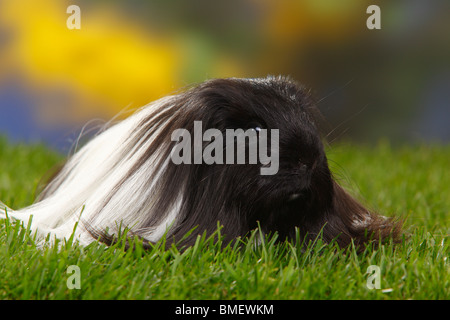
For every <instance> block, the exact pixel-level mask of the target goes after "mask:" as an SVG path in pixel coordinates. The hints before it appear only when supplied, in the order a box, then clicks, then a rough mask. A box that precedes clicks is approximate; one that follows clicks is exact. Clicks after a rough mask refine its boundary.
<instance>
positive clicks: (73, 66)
mask: <svg viewBox="0 0 450 320" xmlns="http://www.w3.org/2000/svg"><path fill="white" fill-rule="evenodd" d="M72 4H75V5H78V6H79V7H80V9H81V29H79V30H69V29H68V28H67V25H66V21H67V19H68V18H69V16H70V15H71V14H68V13H66V10H67V7H68V6H69V5H72ZM371 4H377V5H379V6H380V8H381V30H368V29H367V27H366V20H367V18H368V17H369V14H367V13H366V9H367V7H368V6H369V5H371ZM268 74H273V75H278V74H284V75H290V76H292V77H293V78H294V79H296V80H298V81H300V82H302V83H304V84H305V85H306V86H308V87H310V88H312V89H313V92H314V94H315V97H316V100H317V101H318V107H319V109H320V110H321V111H322V113H323V114H324V116H325V117H326V118H327V120H328V122H329V128H328V133H329V138H330V140H332V141H336V140H340V139H343V140H351V141H355V142H358V143H367V144H371V143H376V142H377V141H379V140H380V139H385V138H387V139H389V140H390V141H392V143H395V144H404V143H419V142H421V143H424V142H425V143H434V142H441V143H448V142H450V1H448V0H426V1H425V0H395V1H387V0H386V1H381V0H378V1H377V0H369V1H365V0H340V1H336V0H276V1H274V0H228V1H210V0H190V1H182V0H153V1H144V0H128V1H125V0H122V1H118V0H109V1H87V0H86V1H75V0H73V1H62V0H40V1H33V0H21V1H14V0H0V135H6V136H7V137H8V139H9V140H10V141H13V142H18V141H21V142H27V143H32V142H44V143H46V144H47V145H49V146H50V147H52V148H55V149H57V150H59V151H61V152H64V153H66V152H68V151H69V150H70V148H71V147H72V145H73V144H74V142H75V140H76V138H77V136H78V133H79V132H80V130H81V129H82V128H83V126H84V125H86V124H88V125H87V127H89V126H90V125H93V126H95V123H96V122H97V120H92V119H103V120H109V119H110V118H111V117H113V116H115V115H116V114H117V113H119V112H121V111H122V110H124V108H127V109H129V110H132V109H133V108H138V107H140V106H142V105H145V104H147V103H149V102H151V101H153V100H155V99H158V98H160V97H162V96H164V95H167V94H170V93H172V92H174V91H178V90H180V89H182V88H183V87H185V86H188V85H191V84H193V83H198V82H202V81H204V80H206V79H210V78H217V77H263V76H266V75H268ZM124 116H125V115H124ZM97 124H98V123H97ZM0 152H1V150H0Z"/></svg>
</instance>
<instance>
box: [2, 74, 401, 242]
mask: <svg viewBox="0 0 450 320" xmlns="http://www.w3.org/2000/svg"><path fill="white" fill-rule="evenodd" d="M316 114H317V112H316V108H315V106H314V104H313V102H312V100H311V97H310V95H309V93H308V91H307V90H306V89H305V88H304V87H303V86H301V85H299V84H298V83H296V82H294V81H292V80H291V79H289V78H285V77H267V78H260V79H235V78H231V79H214V80H209V81H206V82H204V83H202V84H200V85H198V86H196V87H193V88H191V89H189V90H187V91H185V92H183V93H180V94H176V95H172V96H168V97H165V98H162V99H160V100H158V101H156V102H153V103H151V104H149V105H147V106H145V107H143V108H141V109H139V110H138V111H137V112H135V113H134V114H133V115H131V116H130V117H128V118H127V119H125V120H123V121H121V122H119V123H117V124H114V125H112V126H110V127H109V128H107V129H105V130H104V131H102V132H101V133H99V134H98V135H97V136H95V137H94V138H93V139H92V140H91V141H90V142H88V143H87V144H86V145H84V146H83V147H82V148H81V149H80V150H79V151H77V152H76V153H75V154H73V155H72V156H71V157H70V158H69V159H68V160H67V162H66V164H65V165H64V166H63V167H62V169H61V170H60V171H59V173H58V174H57V175H56V176H55V177H54V179H53V180H52V181H51V182H50V183H49V184H48V185H47V186H46V188H45V189H44V190H43V192H42V193H41V194H40V196H39V198H38V199H37V201H36V202H35V203H34V204H33V205H31V206H29V207H27V208H24V209H21V210H18V211H13V210H10V209H8V208H6V206H3V209H0V210H2V211H0V214H1V215H2V216H3V217H5V216H6V214H5V213H6V212H7V213H8V216H9V217H10V218H14V219H19V220H22V221H24V222H25V224H26V223H27V222H28V220H29V219H30V217H32V222H31V229H32V230H33V231H34V232H37V233H38V234H40V235H48V234H50V235H51V238H55V237H56V238H60V239H63V238H69V237H70V236H71V235H72V233H74V236H75V238H76V239H77V240H79V242H80V243H81V244H88V243H90V242H92V241H96V240H100V241H103V242H105V243H108V244H110V243H111V241H113V239H114V235H116V234H118V233H119V232H120V230H119V228H124V227H127V228H128V229H129V233H128V234H129V235H133V236H138V237H140V238H142V239H143V241H144V243H155V242H157V241H159V240H160V239H161V238H162V237H166V241H167V244H171V243H174V242H175V243H177V244H178V245H181V246H185V247H186V246H189V245H192V244H193V243H195V241H196V238H197V236H198V234H203V233H204V232H206V233H207V234H212V233H213V232H215V231H216V230H217V227H218V225H221V227H222V229H221V234H222V235H223V236H224V239H225V241H224V243H228V242H230V241H233V239H236V238H239V237H245V236H246V235H248V234H249V232H250V231H252V230H254V229H255V228H257V227H258V226H259V227H260V228H261V230H262V232H264V233H273V232H277V233H278V239H280V240H285V239H292V238H295V237H296V232H299V233H300V235H301V236H302V237H307V238H309V239H315V238H316V237H317V236H318V235H320V236H321V237H322V239H323V240H324V241H325V242H330V241H331V240H333V239H335V240H336V241H337V243H338V244H339V245H340V246H347V245H348V244H350V243H351V242H352V241H353V242H354V243H355V244H356V245H358V246H360V245H364V244H365V243H368V242H379V241H380V240H383V239H386V238H395V237H397V236H398V234H399V232H400V226H399V223H398V222H395V221H394V220H393V219H389V218H386V217H384V216H380V215H377V214H375V213H372V212H370V211H369V210H367V209H366V208H365V207H364V206H362V205H361V204H360V203H359V202H357V201H356V200H355V199H354V198H353V197H352V196H351V195H349V193H347V192H346V191H345V190H344V189H343V188H342V187H341V186H339V185H338V183H337V182H336V181H335V180H334V179H333V176H332V173H331V172H330V169H329V167H328V162H327V157H326V155H325V151H324V146H323V143H322V141H321V136H320V134H319V132H318V129H317V126H316V124H315V115H316ZM180 129H182V130H184V131H182V133H184V135H180V136H178V137H176V135H175V134H174V133H176V132H177V130H178V132H179V130H180ZM197 129H200V130H202V131H201V132H196V130H197ZM239 129H241V133H242V132H244V134H245V133H253V135H250V134H248V135H244V139H243V140H240V141H241V144H242V141H244V142H243V143H244V146H245V147H247V149H249V147H251V146H255V143H253V144H252V143H251V140H252V139H250V138H253V139H254V138H255V137H256V145H257V148H256V150H257V157H256V161H254V160H255V159H253V161H250V160H251V159H250V152H248V154H246V155H245V156H244V157H241V161H240V162H239V161H238V160H237V159H238V158H239V156H240V152H241V153H242V149H241V150H240V149H238V145H236V152H235V153H234V154H231V155H229V154H226V153H227V151H230V152H232V151H233V150H234V149H233V148H229V147H230V145H232V146H233V145H234V142H236V144H238V143H237V142H238V141H237V140H238V138H239V135H235V136H231V135H230V136H229V135H228V133H229V132H230V131H232V130H234V131H238V130H239ZM207 132H210V133H211V134H208V135H206V133H207ZM263 132H264V133H265V134H264V135H263V134H262V133H263ZM174 136H175V138H174ZM189 136H190V137H189ZM230 137H231V141H229V140H230V139H228V140H227V138H230ZM263 138H265V139H263ZM272 138H276V139H272ZM182 140H185V141H184V144H182V143H181V142H182ZM258 140H261V141H262V140H265V141H264V142H266V144H258V142H261V141H258ZM187 142H191V144H188V143H187ZM196 142H197V143H196ZM199 143H200V144H199ZM264 146H266V149H267V150H265V154H264V153H261V152H259V151H264V150H263V149H264V148H263V147H264ZM208 148H209V149H208ZM175 149H177V152H174V150H175ZM239 150H240V151H239ZM199 151H200V152H199ZM245 151H246V150H245V149H244V150H243V152H245ZM258 155H259V157H258ZM220 156H223V159H221V158H220ZM263 156H264V157H263ZM225 157H227V158H226V160H225ZM194 158H196V159H194ZM180 159H182V160H183V159H184V160H187V161H180ZM211 159H213V160H216V161H211ZM242 159H243V160H244V161H242ZM175 160H176V161H175ZM190 160H192V161H190ZM269 160H270V161H269ZM270 167H271V168H272V169H273V170H272V172H269V173H268V174H263V170H262V169H264V168H265V169H269V168H270ZM75 227H76V228H75ZM74 229H75V231H74ZM192 229H194V231H193V232H191V231H192Z"/></svg>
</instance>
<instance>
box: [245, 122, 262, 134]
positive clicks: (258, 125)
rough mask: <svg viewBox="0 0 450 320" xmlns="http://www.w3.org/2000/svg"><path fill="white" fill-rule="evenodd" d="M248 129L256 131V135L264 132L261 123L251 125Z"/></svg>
mask: <svg viewBox="0 0 450 320" xmlns="http://www.w3.org/2000/svg"><path fill="white" fill-rule="evenodd" d="M248 127H249V129H250V130H252V131H256V133H259V132H260V131H261V130H262V125H260V124H259V123H251V124H250V125H249V126H248Z"/></svg>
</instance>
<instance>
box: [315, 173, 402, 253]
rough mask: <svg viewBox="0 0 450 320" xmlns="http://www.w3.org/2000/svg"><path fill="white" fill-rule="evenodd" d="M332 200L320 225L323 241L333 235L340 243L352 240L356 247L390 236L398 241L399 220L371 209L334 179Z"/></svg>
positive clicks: (399, 231)
mask: <svg viewBox="0 0 450 320" xmlns="http://www.w3.org/2000/svg"><path fill="white" fill-rule="evenodd" d="M333 189H334V190H333V191H334V192H333V194H334V195H333V201H332V206H331V208H330V209H329V210H330V211H329V212H327V224H326V225H325V226H324V228H323V237H324V239H325V240H326V241H331V240H333V239H336V241H337V242H338V244H339V245H340V246H341V247H345V246H348V245H349V244H351V242H352V241H353V243H354V244H355V246H356V247H357V248H358V249H359V250H363V249H364V245H365V244H367V243H374V244H380V243H383V242H384V241H385V240H388V239H393V241H394V242H399V238H400V234H401V225H402V221H400V220H393V219H392V218H388V217H384V216H381V215H378V214H376V213H373V212H370V211H369V210H368V209H366V208H365V207H364V206H363V205H361V204H360V203H359V202H358V201H357V200H355V199H354V198H353V197H352V196H351V195H350V194H348V193H347V191H345V190H344V189H343V188H342V187H341V186H340V185H339V184H338V183H337V182H336V181H333Z"/></svg>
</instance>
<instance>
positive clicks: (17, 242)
mask: <svg viewBox="0 0 450 320" xmlns="http://www.w3.org/2000/svg"><path fill="white" fill-rule="evenodd" d="M328 155H329V159H330V166H331V167H332V170H333V172H334V173H335V176H336V178H337V179H339V181H340V182H341V183H342V184H343V185H345V186H346V187H347V188H348V189H349V190H351V192H352V193H353V194H355V195H356V196H357V197H359V198H360V199H364V200H363V202H364V203H365V204H366V205H368V206H370V207H371V208H373V209H375V210H377V211H379V212H380V213H383V214H386V215H393V214H394V213H395V214H400V215H402V217H404V218H405V228H406V231H407V236H405V237H404V239H403V241H402V243H400V244H398V245H395V246H394V245H393V244H389V243H388V244H385V245H383V246H381V247H379V248H378V249H374V248H371V247H368V248H367V249H366V250H365V251H364V252H362V253H360V254H357V253H356V250H354V248H347V249H340V248H338V247H337V246H336V245H334V244H330V245H325V244H323V243H321V241H320V239H319V240H318V241H317V242H316V243H315V244H314V245H311V244H310V245H308V246H306V249H305V247H303V250H301V245H300V244H301V241H300V239H298V240H297V241H296V242H294V243H276V242H275V237H269V238H266V239H265V240H264V242H263V243H262V244H261V245H259V246H255V245H254V241H252V238H251V239H249V240H243V241H242V242H241V243H238V244H236V245H233V246H231V245H230V246H228V247H226V248H224V249H221V248H220V232H218V234H216V236H217V238H219V240H218V241H215V240H214V239H211V238H209V239H208V238H205V237H200V238H198V241H197V243H196V245H195V246H193V247H191V248H189V249H187V250H186V251H184V252H180V251H178V250H177V249H176V248H175V247H172V248H171V249H169V250H165V249H163V247H164V246H163V244H161V243H160V244H157V245H155V246H154V247H153V248H151V249H149V250H148V251H144V250H143V249H142V246H140V244H139V243H138V242H136V250H134V251H132V250H128V251H126V250H123V245H124V242H123V241H122V242H119V243H117V244H116V245H114V246H112V247H109V248H108V247H106V246H104V245H100V244H97V243H94V244H91V245H89V246H88V247H80V246H78V245H77V244H74V243H72V242H71V241H67V242H64V243H59V245H57V246H47V247H45V248H40V249H39V248H37V247H36V245H35V243H34V241H33V239H32V237H31V236H30V234H29V232H28V231H27V228H26V226H20V225H18V224H16V223H9V222H7V221H5V220H1V221H0V299H213V300H214V299H449V298H450V276H449V274H450V273H449V260H448V255H449V252H450V250H449V249H450V248H449V239H448V234H449V215H450V177H449V174H450V170H449V169H448V165H449V161H450V147H449V146H439V145H436V146H425V145H422V146H414V147H402V148H393V147H391V146H389V144H387V143H380V144H379V145H378V146H376V147H373V148H369V147H363V146H354V145H344V144H341V145H338V146H333V147H332V148H330V149H329V150H328ZM62 160H63V157H62V156H60V155H58V154H55V153H52V152H50V151H49V150H48V149H46V148H45V147H42V146H27V145H15V146H13V145H10V144H8V143H7V142H6V141H5V140H4V139H3V140H2V139H0V199H1V200H2V201H4V202H5V203H7V204H8V205H10V206H11V207H13V208H20V207H23V206H26V205H29V204H30V203H32V201H33V197H34V196H35V194H36V190H37V189H36V188H37V185H38V183H39V181H40V179H41V177H42V175H43V174H45V173H46V172H47V171H48V170H49V169H50V168H52V167H53V166H54V165H55V164H57V163H59V162H60V161H62ZM258 236H259V235H258V233H257V232H255V233H253V235H252V237H253V238H254V237H258ZM217 238H216V239H217ZM71 265H75V266H78V267H79V270H80V272H81V274H80V276H81V278H80V279H81V280H80V284H81V289H79V290H77V289H73V290H72V289H69V288H68V286H67V280H68V279H69V277H71V275H72V274H71V273H67V269H68V267H69V266H71ZM370 265H376V266H379V267H380V271H381V288H380V289H373V290H369V289H368V288H367V286H366V284H367V280H368V274H367V273H366V271H367V268H368V266H370ZM69 280H70V279H69Z"/></svg>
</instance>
